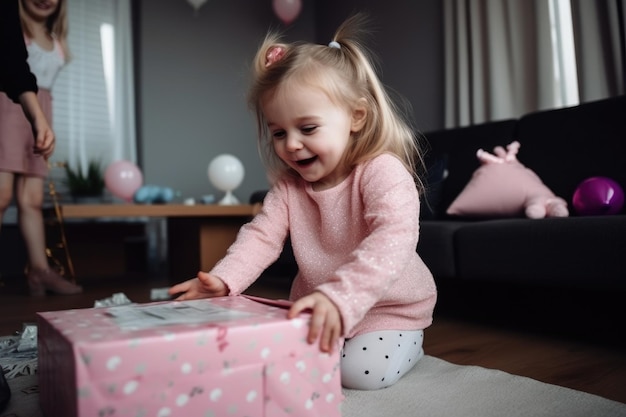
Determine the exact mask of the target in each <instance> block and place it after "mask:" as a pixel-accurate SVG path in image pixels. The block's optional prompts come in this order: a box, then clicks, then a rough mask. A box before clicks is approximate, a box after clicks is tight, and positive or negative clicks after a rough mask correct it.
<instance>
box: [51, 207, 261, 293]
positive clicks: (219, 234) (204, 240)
mask: <svg viewBox="0 0 626 417" xmlns="http://www.w3.org/2000/svg"><path fill="white" fill-rule="evenodd" d="M259 208H260V205H258V204H257V205H248V204H242V205H232V206H227V205H224V206H222V205H216V204H210V205H209V204H206V205H205V204H203V205H184V204H153V205H143V204H64V205H62V206H61V211H62V214H63V218H64V219H81V218H83V219H88V218H91V219H103V218H142V217H149V218H162V219H165V220H166V223H167V239H166V242H167V257H168V259H167V261H168V264H169V272H170V275H171V278H172V280H173V282H178V281H181V280H183V279H186V278H191V277H194V276H196V274H197V272H198V271H199V270H203V271H208V270H210V269H211V268H212V267H213V266H214V265H215V263H216V262H217V261H218V260H220V259H221V258H222V257H223V256H224V255H225V254H226V250H227V249H228V247H229V246H230V245H231V244H232V243H233V242H234V241H235V237H236V236H237V233H238V232H239V228H240V227H241V226H242V225H243V224H245V223H247V222H249V221H250V220H251V219H252V217H254V215H255V214H256V213H257V212H258V210H259ZM68 245H69V247H70V251H71V242H69V243H68Z"/></svg>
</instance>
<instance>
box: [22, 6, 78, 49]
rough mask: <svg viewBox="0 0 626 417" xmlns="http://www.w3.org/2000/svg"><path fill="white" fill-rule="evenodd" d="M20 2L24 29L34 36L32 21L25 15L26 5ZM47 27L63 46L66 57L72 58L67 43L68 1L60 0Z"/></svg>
mask: <svg viewBox="0 0 626 417" xmlns="http://www.w3.org/2000/svg"><path fill="white" fill-rule="evenodd" d="M19 4H20V20H21V22H22V31H23V32H24V34H25V35H26V37H28V38H32V37H33V32H32V30H31V26H30V25H31V22H30V21H29V20H28V19H27V18H26V17H25V14H26V13H25V12H24V6H23V5H22V0H20V1H19ZM45 25H46V29H47V31H48V33H49V34H50V35H51V36H53V37H55V38H56V39H57V40H58V41H59V43H60V44H61V48H63V53H64V54H65V59H66V60H69V59H70V51H69V47H68V44H67V34H68V27H69V25H68V20H67V1H66V0H59V2H58V3H57V8H56V10H55V11H54V13H52V14H51V15H50V17H48V19H47V20H46V23H45Z"/></svg>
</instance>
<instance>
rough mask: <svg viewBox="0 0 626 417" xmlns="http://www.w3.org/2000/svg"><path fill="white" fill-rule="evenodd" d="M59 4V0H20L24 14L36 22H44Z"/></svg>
mask: <svg viewBox="0 0 626 417" xmlns="http://www.w3.org/2000/svg"><path fill="white" fill-rule="evenodd" d="M58 6H59V0H22V7H23V8H24V12H26V15H27V16H28V17H30V18H31V19H33V20H34V21H37V22H45V21H46V20H47V19H48V18H49V17H50V16H51V15H52V14H53V13H54V12H55V11H56V9H57V7H58Z"/></svg>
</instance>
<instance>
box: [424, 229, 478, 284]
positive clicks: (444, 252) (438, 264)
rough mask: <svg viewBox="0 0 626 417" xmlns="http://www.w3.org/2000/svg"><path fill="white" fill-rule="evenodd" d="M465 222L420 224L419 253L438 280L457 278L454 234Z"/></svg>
mask: <svg viewBox="0 0 626 417" xmlns="http://www.w3.org/2000/svg"><path fill="white" fill-rule="evenodd" d="M466 224H467V222H464V221H453V220H450V221H439V220H432V221H430V220H425V221H421V222H420V236H419V241H418V243H417V253H418V254H419V255H420V257H421V258H422V260H423V261H424V263H425V264H426V266H427V267H428V268H429V269H430V271H431V272H432V274H433V275H434V276H435V277H436V278H446V279H447V278H455V277H456V276H457V271H456V268H455V266H454V264H455V259H456V254H455V249H454V234H455V233H456V231H457V230H459V229H460V228H461V227H463V226H464V225H466Z"/></svg>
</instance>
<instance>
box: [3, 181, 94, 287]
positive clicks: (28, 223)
mask: <svg viewBox="0 0 626 417" xmlns="http://www.w3.org/2000/svg"><path fill="white" fill-rule="evenodd" d="M43 188H44V179H43V178H40V177H33V176H18V177H17V181H16V190H15V196H16V199H17V206H18V213H19V224H20V229H21V230H22V235H23V236H24V242H25V244H26V251H27V253H28V260H29V268H28V270H29V271H28V284H29V287H30V290H31V294H33V295H43V294H44V293H45V291H46V290H49V291H52V292H55V293H57V294H77V293H79V292H81V291H82V289H81V287H79V286H77V285H74V284H72V283H70V282H69V281H67V280H65V279H63V278H62V277H61V276H60V275H59V274H57V273H56V272H55V271H53V270H51V269H50V267H49V265H48V256H47V255H46V235H45V229H44V221H43V213H42V207H43Z"/></svg>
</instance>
